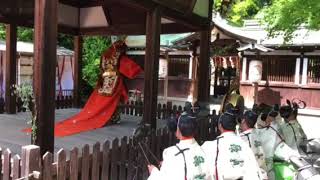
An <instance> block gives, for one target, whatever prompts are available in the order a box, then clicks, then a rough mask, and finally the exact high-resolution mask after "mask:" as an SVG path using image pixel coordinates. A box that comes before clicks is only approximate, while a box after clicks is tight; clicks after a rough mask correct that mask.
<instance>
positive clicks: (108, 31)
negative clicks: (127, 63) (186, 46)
mask: <svg viewBox="0 0 320 180" xmlns="http://www.w3.org/2000/svg"><path fill="white" fill-rule="evenodd" d="M193 30H194V29H191V28H188V27H186V26H183V25H180V24H177V23H169V24H162V25H161V34H176V33H187V32H192V31H193ZM197 30H200V29H197ZM123 34H126V35H145V34H146V29H145V24H116V25H112V26H108V27H95V28H82V29H80V33H79V35H81V36H96V35H100V36H104V35H123Z"/></svg>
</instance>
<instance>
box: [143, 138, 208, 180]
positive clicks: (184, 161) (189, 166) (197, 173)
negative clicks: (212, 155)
mask: <svg viewBox="0 0 320 180" xmlns="http://www.w3.org/2000/svg"><path fill="white" fill-rule="evenodd" d="M176 146H178V147H179V149H180V150H181V151H180V150H179V149H178V148H177V147H176ZM176 146H171V147H169V148H167V149H165V150H164V151H163V162H162V165H161V168H160V170H159V169H158V168H153V170H152V172H151V174H150V176H149V178H148V180H213V179H212V175H211V173H210V170H209V166H208V162H207V158H206V156H205V153H204V151H203V150H202V149H201V147H200V145H199V144H198V143H197V142H196V141H195V140H194V139H190V140H181V141H180V142H179V143H178V144H177V145H176Z"/></svg>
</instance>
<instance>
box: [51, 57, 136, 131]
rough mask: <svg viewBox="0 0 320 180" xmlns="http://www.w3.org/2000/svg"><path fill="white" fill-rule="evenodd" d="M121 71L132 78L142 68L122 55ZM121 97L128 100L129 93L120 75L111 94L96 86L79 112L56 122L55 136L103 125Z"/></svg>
mask: <svg viewBox="0 0 320 180" xmlns="http://www.w3.org/2000/svg"><path fill="white" fill-rule="evenodd" d="M119 72H120V73H121V74H122V75H124V76H126V77H128V78H130V79H132V78H134V77H135V76H137V75H138V74H139V73H140V72H142V69H141V68H140V67H139V66H138V65H137V64H136V63H135V62H134V61H132V60H131V59H129V58H128V57H127V56H122V57H121V58H120V68H119ZM121 99H124V100H125V101H127V99H128V95H127V91H126V88H125V86H124V84H123V78H122V77H121V76H119V79H118V84H117V87H116V88H115V89H114V93H113V94H112V95H111V96H104V95H100V94H99V93H98V88H96V89H95V90H94V92H93V93H92V94H91V96H90V98H89V100H88V101H87V103H86V105H85V106H84V108H83V109H82V111H81V112H80V113H79V114H77V115H75V116H73V117H71V118H69V119H66V120H64V121H62V122H59V123H57V124H56V126H55V136H56V137H63V136H69V135H72V134H76V133H80V132H84V131H89V130H93V129H97V128H101V127H103V126H104V125H106V124H107V123H108V122H109V120H110V119H111V117H112V115H113V113H114V112H115V111H116V108H117V106H118V104H119V102H120V100H121Z"/></svg>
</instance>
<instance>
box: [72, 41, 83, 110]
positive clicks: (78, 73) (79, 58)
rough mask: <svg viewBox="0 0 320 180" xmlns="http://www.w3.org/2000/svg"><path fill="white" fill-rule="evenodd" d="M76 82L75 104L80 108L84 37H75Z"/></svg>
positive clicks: (74, 88) (74, 67)
mask: <svg viewBox="0 0 320 180" xmlns="http://www.w3.org/2000/svg"><path fill="white" fill-rule="evenodd" d="M73 42H74V63H73V64H74V65H73V73H74V84H73V106H74V107H76V108H80V99H81V97H80V90H81V78H82V75H81V74H82V73H81V70H82V43H83V40H82V37H81V36H75V37H74V41H73Z"/></svg>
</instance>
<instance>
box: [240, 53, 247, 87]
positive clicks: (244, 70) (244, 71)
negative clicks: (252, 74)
mask: <svg viewBox="0 0 320 180" xmlns="http://www.w3.org/2000/svg"><path fill="white" fill-rule="evenodd" d="M241 81H247V58H246V57H243V58H242V70H241Z"/></svg>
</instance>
